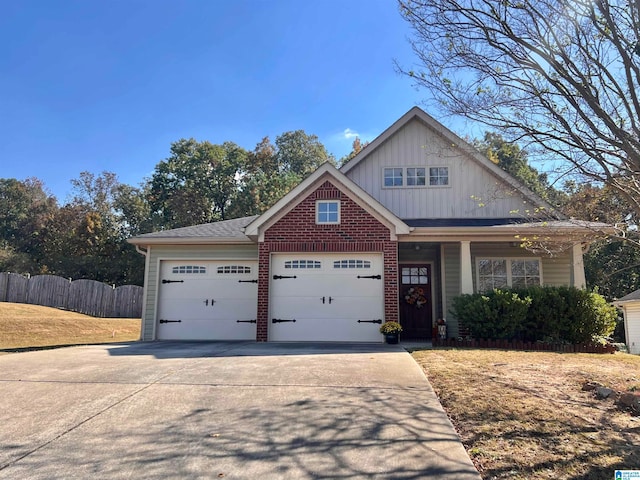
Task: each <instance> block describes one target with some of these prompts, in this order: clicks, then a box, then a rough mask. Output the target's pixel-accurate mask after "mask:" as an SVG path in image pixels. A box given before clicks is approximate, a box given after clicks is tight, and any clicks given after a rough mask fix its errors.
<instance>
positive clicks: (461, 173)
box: [347, 119, 531, 219]
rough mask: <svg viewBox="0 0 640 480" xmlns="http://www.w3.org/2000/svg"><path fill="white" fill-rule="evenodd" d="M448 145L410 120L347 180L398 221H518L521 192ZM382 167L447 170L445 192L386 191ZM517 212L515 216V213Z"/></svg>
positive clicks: (426, 189)
mask: <svg viewBox="0 0 640 480" xmlns="http://www.w3.org/2000/svg"><path fill="white" fill-rule="evenodd" d="M471 148H472V147H471V146H469V145H467V144H463V145H451V143H449V142H447V141H446V140H445V139H444V138H443V137H442V136H441V135H440V134H438V133H437V132H434V131H433V130H431V129H429V128H428V127H427V126H426V125H425V124H424V123H423V122H421V121H420V120H418V119H413V120H412V121H410V122H409V123H407V124H406V125H405V126H404V127H403V128H401V129H400V130H399V131H398V132H396V133H395V134H394V135H392V136H391V137H390V138H389V139H388V140H387V141H386V142H384V143H383V144H382V145H380V146H379V147H378V148H377V149H376V150H375V151H373V152H371V153H370V154H369V156H368V157H367V159H366V161H361V162H360V163H359V164H358V165H356V166H355V167H354V168H353V169H351V170H349V171H348V172H347V176H348V177H349V178H350V179H351V180H353V181H354V182H355V183H356V184H358V185H359V186H360V187H361V188H363V189H364V190H365V191H366V192H367V193H369V194H370V195H371V196H373V197H374V198H375V199H376V200H378V201H379V202H380V203H382V204H383V205H384V206H385V207H387V208H388V209H389V210H391V211H392V212H393V213H394V214H395V215H397V216H398V217H399V218H403V219H411V218H507V217H517V216H522V214H523V211H524V209H528V208H531V204H530V203H524V197H522V195H521V194H520V193H519V192H514V191H513V189H512V188H511V187H510V186H508V185H507V184H505V183H504V182H503V181H502V180H501V179H499V178H498V177H497V176H495V175H494V174H492V173H491V172H489V171H488V170H487V169H485V168H484V167H482V166H481V165H480V164H478V163H477V162H476V160H474V159H473V158H471V156H470V155H469V153H468V152H467V151H466V150H465V149H467V150H468V149H471ZM385 167H426V168H427V171H426V174H427V183H429V180H428V176H429V170H428V168H429V167H449V182H450V185H449V186H448V187H431V186H428V185H427V186H422V187H402V188H400V187H395V188H385V187H384V184H383V169H384V168H385ZM517 212H519V213H517Z"/></svg>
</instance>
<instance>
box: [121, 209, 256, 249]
mask: <svg viewBox="0 0 640 480" xmlns="http://www.w3.org/2000/svg"><path fill="white" fill-rule="evenodd" d="M256 218H258V215H252V216H250V217H241V218H234V219H231V220H222V221H220V222H214V223H204V224H202V225H194V226H191V227H182V228H174V229H172V230H163V231H160V232H153V233H145V234H143V235H138V236H135V237H132V238H130V239H128V240H127V241H128V242H129V243H132V244H134V245H152V244H168V243H183V244H203V243H211V242H212V241H213V242H215V243H224V242H229V243H239V242H247V243H253V242H252V241H251V240H250V239H249V238H248V237H247V236H246V235H245V234H244V228H245V227H246V226H247V225H249V224H250V223H251V222H253V221H254V220H255V219H256Z"/></svg>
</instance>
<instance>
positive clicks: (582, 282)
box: [571, 243, 587, 288]
mask: <svg viewBox="0 0 640 480" xmlns="http://www.w3.org/2000/svg"><path fill="white" fill-rule="evenodd" d="M571 260H572V261H571V264H572V266H573V286H574V287H576V288H586V286H587V280H586V278H585V276H584V262H583V260H582V245H581V244H579V243H576V244H574V245H573V250H572V252H571Z"/></svg>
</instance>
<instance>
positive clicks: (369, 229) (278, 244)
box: [257, 181, 398, 342]
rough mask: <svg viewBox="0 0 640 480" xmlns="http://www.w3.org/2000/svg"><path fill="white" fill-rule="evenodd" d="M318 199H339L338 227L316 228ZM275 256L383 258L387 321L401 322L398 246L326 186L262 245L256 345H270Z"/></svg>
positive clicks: (269, 232)
mask: <svg viewBox="0 0 640 480" xmlns="http://www.w3.org/2000/svg"><path fill="white" fill-rule="evenodd" d="M316 200H340V224H338V225H317V224H316V221H315V213H316ZM273 252H282V253H284V252H291V253H293V252H308V253H314V252H317V253H321V252H363V253H364V252H367V253H382V254H383V256H384V292H385V293H384V295H385V301H384V304H385V320H398V272H397V266H398V246H397V242H395V241H391V240H390V231H389V228H388V227H386V226H384V225H383V224H381V223H380V222H379V221H378V220H377V219H376V218H375V217H373V216H371V215H370V214H369V213H367V212H366V211H365V210H364V209H362V208H361V207H360V206H359V205H358V204H356V203H355V202H353V201H352V200H351V199H350V198H349V197H347V196H346V195H344V194H343V193H342V192H341V191H340V190H338V189H337V188H336V187H335V186H333V185H332V184H331V182H329V181H326V182H324V183H323V184H322V185H321V186H319V187H318V188H317V189H316V190H315V191H314V192H312V193H311V194H310V195H309V196H307V197H306V198H305V199H304V200H303V201H302V202H301V203H299V204H298V205H297V206H296V207H295V208H294V209H293V210H291V211H290V212H289V213H287V215H285V216H284V217H283V218H281V219H280V220H279V221H278V222H276V223H275V224H274V225H272V226H271V227H270V228H269V229H268V230H267V231H266V232H265V234H264V242H263V243H260V245H259V263H260V266H259V271H260V274H259V283H258V322H257V340H258V341H262V342H264V341H267V339H268V338H267V337H268V326H269V323H268V321H269V319H268V315H269V266H270V262H269V259H270V254H271V253H273Z"/></svg>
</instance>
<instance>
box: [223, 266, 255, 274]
mask: <svg viewBox="0 0 640 480" xmlns="http://www.w3.org/2000/svg"><path fill="white" fill-rule="evenodd" d="M218 273H219V274H222V275H225V274H227V275H232V274H250V273H251V267H247V266H244V265H223V266H220V267H218Z"/></svg>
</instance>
